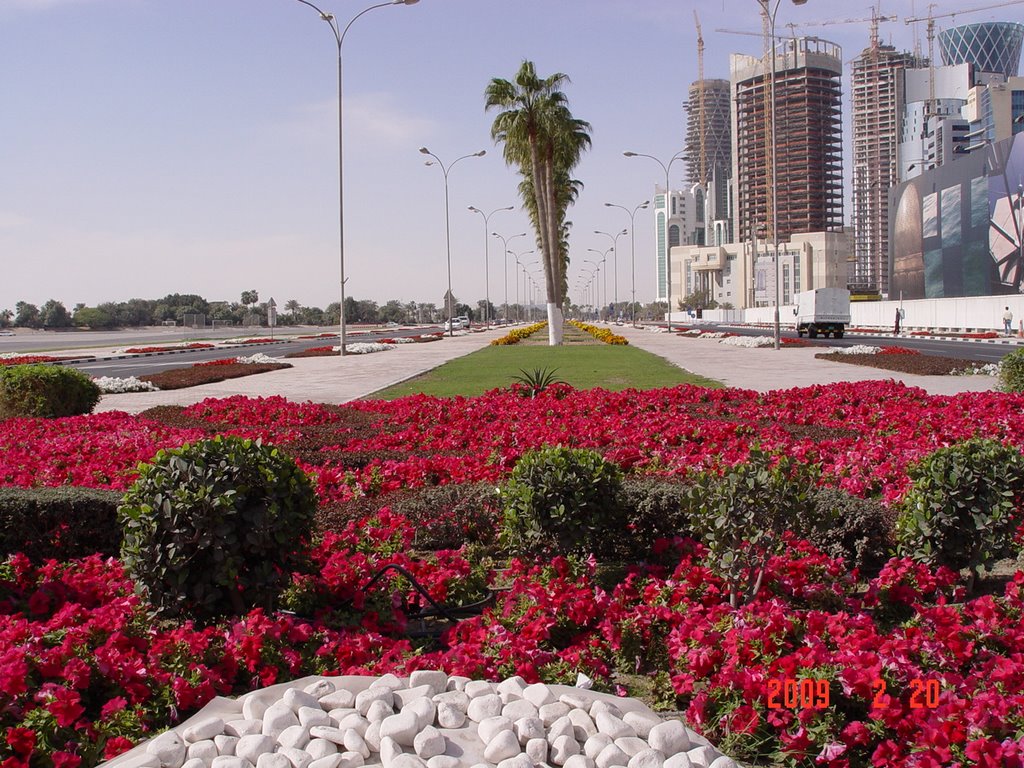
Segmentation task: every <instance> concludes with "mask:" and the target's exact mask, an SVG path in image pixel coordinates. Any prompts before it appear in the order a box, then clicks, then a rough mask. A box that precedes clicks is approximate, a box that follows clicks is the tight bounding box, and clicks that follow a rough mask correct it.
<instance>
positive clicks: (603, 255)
mask: <svg viewBox="0 0 1024 768" xmlns="http://www.w3.org/2000/svg"><path fill="white" fill-rule="evenodd" d="M587 250H588V251H590V252H592V253H596V254H599V255H600V256H601V266H602V267H603V266H604V265H605V262H607V261H608V254H609V253H611V250H612V249H611V248H607V249H605V250H603V251H599V250H598V249H597V248H587ZM604 303H605V304H607V303H608V268H607V267H605V270H604ZM602 307H603V305H602Z"/></svg>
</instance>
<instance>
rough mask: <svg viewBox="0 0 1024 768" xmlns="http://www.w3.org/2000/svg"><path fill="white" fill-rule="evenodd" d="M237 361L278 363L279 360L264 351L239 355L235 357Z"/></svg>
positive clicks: (260, 363) (259, 363) (263, 363)
mask: <svg viewBox="0 0 1024 768" xmlns="http://www.w3.org/2000/svg"><path fill="white" fill-rule="evenodd" d="M235 362H236V363H246V364H248V365H265V364H267V363H277V362H280V361H279V360H277V359H275V358H273V357H271V356H270V355H265V354H263V353H262V352H257V353H256V354H255V355H249V357H239V358H236V359H235Z"/></svg>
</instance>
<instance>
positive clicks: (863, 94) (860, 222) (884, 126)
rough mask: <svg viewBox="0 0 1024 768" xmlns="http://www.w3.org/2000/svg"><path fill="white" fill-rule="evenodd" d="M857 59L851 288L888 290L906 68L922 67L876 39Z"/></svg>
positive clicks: (854, 74) (875, 291) (854, 73)
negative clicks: (892, 191) (892, 202)
mask: <svg viewBox="0 0 1024 768" xmlns="http://www.w3.org/2000/svg"><path fill="white" fill-rule="evenodd" d="M872 42H873V44H872V45H870V46H869V47H867V48H865V49H864V50H863V51H862V52H861V53H860V55H858V56H857V58H855V59H854V60H853V69H852V74H851V79H852V93H853V228H854V255H855V263H854V265H853V269H852V270H851V273H850V289H851V290H852V291H854V292H855V293H866V294H883V295H884V294H888V292H889V189H890V187H893V186H895V185H896V184H897V183H898V182H899V167H898V164H897V159H898V158H897V152H898V147H899V141H900V117H901V114H902V108H903V87H904V80H903V71H904V70H906V69H908V68H912V67H919V66H921V62H920V61H918V59H917V58H916V57H915V56H914V55H913V54H911V53H907V52H899V51H897V50H896V49H895V48H894V47H892V46H891V45H879V44H878V43H877V39H875V40H873V41H872Z"/></svg>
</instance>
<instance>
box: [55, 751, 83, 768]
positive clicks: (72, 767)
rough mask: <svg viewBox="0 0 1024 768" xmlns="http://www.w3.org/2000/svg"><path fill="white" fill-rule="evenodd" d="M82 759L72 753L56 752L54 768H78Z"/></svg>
mask: <svg viewBox="0 0 1024 768" xmlns="http://www.w3.org/2000/svg"><path fill="white" fill-rule="evenodd" d="M81 762H82V758H80V757H79V756H78V755H74V754H72V753H70V752H54V753H53V768H78V766H79V764H80V763H81Z"/></svg>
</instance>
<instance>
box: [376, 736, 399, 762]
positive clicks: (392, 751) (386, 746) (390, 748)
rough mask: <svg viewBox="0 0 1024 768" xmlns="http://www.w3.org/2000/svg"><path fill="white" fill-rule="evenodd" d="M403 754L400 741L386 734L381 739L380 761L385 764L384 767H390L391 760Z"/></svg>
mask: <svg viewBox="0 0 1024 768" xmlns="http://www.w3.org/2000/svg"><path fill="white" fill-rule="evenodd" d="M400 754H402V748H401V747H400V746H399V744H398V742H397V741H395V740H394V739H392V738H391V737H390V736H384V737H383V738H382V739H381V740H380V761H381V763H382V764H383V765H384V768H388V766H389V765H391V761H392V760H394V759H395V758H396V757H398V756H399V755H400Z"/></svg>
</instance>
